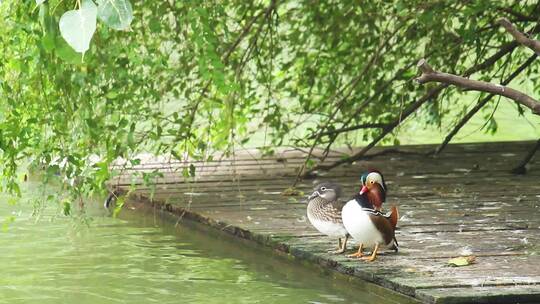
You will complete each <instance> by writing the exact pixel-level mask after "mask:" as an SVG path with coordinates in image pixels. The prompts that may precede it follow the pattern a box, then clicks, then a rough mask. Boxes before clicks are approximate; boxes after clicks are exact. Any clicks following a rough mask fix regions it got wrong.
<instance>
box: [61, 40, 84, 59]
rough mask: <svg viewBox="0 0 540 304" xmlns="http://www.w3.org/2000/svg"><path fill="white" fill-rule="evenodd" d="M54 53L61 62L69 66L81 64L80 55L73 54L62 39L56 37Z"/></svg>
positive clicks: (73, 51)
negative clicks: (69, 64)
mask: <svg viewBox="0 0 540 304" xmlns="http://www.w3.org/2000/svg"><path fill="white" fill-rule="evenodd" d="M55 46H56V48H55V53H56V55H57V56H58V57H59V58H60V59H62V60H63V61H65V62H67V63H71V64H81V63H82V62H83V61H82V56H81V54H79V53H77V52H75V50H73V49H72V48H71V47H70V46H69V45H68V44H67V42H66V41H65V40H64V39H62V37H60V36H57V37H56V39H55Z"/></svg>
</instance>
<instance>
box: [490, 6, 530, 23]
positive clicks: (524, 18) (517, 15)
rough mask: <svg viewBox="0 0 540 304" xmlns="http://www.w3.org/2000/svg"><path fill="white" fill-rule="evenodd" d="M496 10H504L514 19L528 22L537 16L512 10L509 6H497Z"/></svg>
mask: <svg viewBox="0 0 540 304" xmlns="http://www.w3.org/2000/svg"><path fill="white" fill-rule="evenodd" d="M497 10H499V11H501V12H505V13H507V14H509V15H511V16H514V17H515V18H516V19H515V21H529V22H535V21H538V17H537V16H534V15H531V16H529V15H525V14H523V13H520V12H518V11H514V10H512V8H510V7H498V8H497Z"/></svg>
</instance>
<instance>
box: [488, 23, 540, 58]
mask: <svg viewBox="0 0 540 304" xmlns="http://www.w3.org/2000/svg"><path fill="white" fill-rule="evenodd" d="M497 23H499V24H500V25H501V26H502V27H504V29H505V30H506V31H507V32H508V33H509V34H510V35H512V37H514V39H515V40H516V41H517V42H518V43H520V44H522V45H524V46H526V47H528V48H530V49H531V50H533V51H534V52H535V53H536V54H537V55H540V41H537V40H534V39H531V38H529V37H527V35H525V34H523V33H522V32H520V31H519V30H518V29H517V28H516V27H515V26H514V25H513V24H512V22H510V20H508V19H506V18H501V19H499V21H497Z"/></svg>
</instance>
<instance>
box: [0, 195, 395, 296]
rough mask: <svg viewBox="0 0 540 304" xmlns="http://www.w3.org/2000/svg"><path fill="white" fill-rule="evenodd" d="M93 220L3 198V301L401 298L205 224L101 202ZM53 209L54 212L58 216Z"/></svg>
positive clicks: (0, 211)
mask: <svg viewBox="0 0 540 304" xmlns="http://www.w3.org/2000/svg"><path fill="white" fill-rule="evenodd" d="M95 205H96V206H94V207H93V208H94V209H92V208H90V213H92V216H93V217H92V218H93V220H92V223H91V224H90V226H89V227H82V228H81V227H78V226H80V225H81V224H79V225H74V223H73V221H74V220H73V219H70V218H65V217H56V216H55V215H56V214H57V212H58V210H52V209H55V208H47V209H45V210H44V211H42V213H43V214H42V215H41V219H40V220H39V221H38V222H37V223H36V218H35V217H33V216H32V215H31V214H32V207H31V206H27V205H25V204H19V205H15V206H9V205H7V204H6V203H5V202H2V203H0V219H2V218H6V217H7V216H10V215H12V214H14V215H15V221H14V222H13V223H12V224H10V226H9V229H8V230H7V231H3V232H1V231H0V248H1V251H0V264H1V265H2V275H1V276H0V303H40V304H49V303H77V304H86V303H398V301H399V300H398V299H399V298H397V297H396V296H395V295H392V296H389V297H386V296H384V295H383V296H381V295H380V293H378V292H377V293H374V292H372V291H371V288H370V287H369V284H357V283H349V282H347V281H345V280H341V279H332V278H330V277H329V276H327V275H323V274H322V273H321V272H320V271H317V270H315V269H314V268H309V267H307V268H306V267H302V266H300V265H297V264H296V263H293V262H291V261H287V260H285V259H283V258H278V257H275V256H273V255H272V254H271V252H269V251H268V250H263V249H261V248H258V247H257V246H250V245H246V244H243V243H242V242H236V241H235V240H232V239H231V238H230V237H228V236H224V235H221V234H219V233H218V234H215V233H214V234H211V235H208V234H207V233H203V232H201V231H200V230H195V229H192V228H188V227H185V226H178V227H176V228H175V225H174V221H171V220H170V218H169V219H167V218H164V217H162V216H160V215H159V214H158V213H156V212H144V211H141V210H131V209H130V208H125V210H123V211H122V212H121V216H120V218H119V219H114V218H110V217H106V216H104V212H103V211H102V210H100V209H99V208H98V207H97V205H98V203H96V204H95ZM51 218H55V219H54V220H50V219H51Z"/></svg>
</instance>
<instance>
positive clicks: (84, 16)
mask: <svg viewBox="0 0 540 304" xmlns="http://www.w3.org/2000/svg"><path fill="white" fill-rule="evenodd" d="M96 21H97V7H96V5H95V4H94V2H92V0H83V2H82V5H81V8H80V9H78V10H71V11H67V12H65V13H64V14H63V15H62V17H61V18H60V22H59V24H60V34H61V35H62V37H63V38H64V40H66V42H67V43H68V44H69V45H70V46H71V47H72V48H73V49H74V50H75V51H76V52H79V53H83V54H84V52H86V51H87V50H88V49H89V48H90V40H92V36H93V35H94V33H95V31H96Z"/></svg>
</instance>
